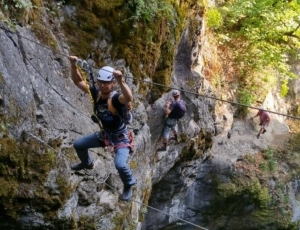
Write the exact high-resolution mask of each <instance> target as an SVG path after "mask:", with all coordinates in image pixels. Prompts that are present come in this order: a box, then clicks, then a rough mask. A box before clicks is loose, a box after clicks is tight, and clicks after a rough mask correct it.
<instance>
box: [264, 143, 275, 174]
mask: <svg viewBox="0 0 300 230" xmlns="http://www.w3.org/2000/svg"><path fill="white" fill-rule="evenodd" d="M263 157H264V159H265V160H266V161H265V162H263V163H262V164H261V168H262V169H263V170H264V171H270V172H274V171H276V169H277V160H276V158H275V155H274V150H273V149H271V148H267V149H266V150H264V152H263Z"/></svg>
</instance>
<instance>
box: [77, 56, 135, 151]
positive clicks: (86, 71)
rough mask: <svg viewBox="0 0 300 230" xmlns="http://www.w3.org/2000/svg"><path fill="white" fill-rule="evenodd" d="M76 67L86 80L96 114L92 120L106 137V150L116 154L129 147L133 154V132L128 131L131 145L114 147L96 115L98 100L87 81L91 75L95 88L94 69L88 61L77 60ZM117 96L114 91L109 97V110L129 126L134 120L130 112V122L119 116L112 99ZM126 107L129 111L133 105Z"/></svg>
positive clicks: (122, 144)
mask: <svg viewBox="0 0 300 230" xmlns="http://www.w3.org/2000/svg"><path fill="white" fill-rule="evenodd" d="M76 66H77V68H78V70H79V72H80V74H81V76H82V78H83V80H84V82H85V84H86V86H87V91H88V94H89V98H90V101H91V104H92V106H93V108H94V110H93V111H94V114H92V116H91V118H92V120H93V121H94V122H95V123H97V124H98V125H99V128H100V132H102V136H103V137H104V140H103V141H104V144H105V146H106V149H107V150H108V151H109V152H114V151H115V150H117V149H119V148H122V147H129V149H130V153H132V152H133V148H134V138H133V134H132V132H131V131H130V130H128V136H127V137H128V139H129V144H127V143H120V144H118V145H115V146H114V145H113V144H112V143H110V141H109V138H108V136H107V135H106V134H105V131H104V129H103V126H102V123H101V121H100V120H99V119H98V117H97V115H96V113H97V106H96V103H97V101H96V100H97V99H96V98H95V99H94V97H93V95H92V92H91V90H90V87H89V83H88V80H87V75H89V77H90V81H91V82H92V85H93V87H94V88H95V80H94V76H93V71H92V68H91V67H90V65H89V64H88V62H87V61H86V60H82V59H77V60H76ZM101 70H102V71H106V72H109V73H111V71H109V70H106V69H104V68H102V69H101ZM115 94H116V91H113V92H111V93H110V96H109V98H108V100H107V105H108V110H109V111H110V112H111V113H112V114H114V115H119V116H120V117H121V118H122V120H123V121H124V123H125V124H128V123H130V122H131V120H132V114H131V112H130V111H128V113H129V115H128V116H129V118H128V120H127V119H125V118H124V116H125V115H122V116H121V115H120V114H119V112H118V110H117V109H116V108H115V107H114V105H113V103H112V97H113V96H114V95H115ZM99 97H101V93H99V95H98V97H97V98H99ZM126 106H127V109H128V110H129V109H131V108H130V107H129V106H131V104H130V105H129V106H128V105H126ZM122 112H123V111H122Z"/></svg>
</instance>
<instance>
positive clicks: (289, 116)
mask: <svg viewBox="0 0 300 230" xmlns="http://www.w3.org/2000/svg"><path fill="white" fill-rule="evenodd" d="M0 29H2V30H4V31H6V32H8V33H13V34H16V33H15V32H12V31H11V30H8V29H6V28H3V27H0ZM18 36H20V37H22V38H24V39H26V40H28V41H30V42H33V43H35V44H37V45H39V46H42V47H44V48H46V49H48V50H51V51H52V52H54V53H57V54H59V55H61V56H64V57H68V58H69V55H65V54H62V53H60V52H58V51H56V50H53V49H51V48H49V47H47V46H45V45H42V44H40V43H38V42H36V41H34V40H32V39H30V38H27V37H25V36H22V35H20V34H19V35H18ZM92 68H96V69H99V68H98V67H95V66H92ZM105 71H107V72H111V71H108V70H105ZM126 78H131V79H133V80H138V81H141V82H144V83H148V84H152V85H156V86H162V87H164V88H167V89H177V90H179V91H181V92H185V93H190V94H193V95H196V96H200V97H203V98H209V99H213V100H216V101H222V102H225V103H229V104H232V105H236V106H242V107H247V108H251V109H257V110H259V108H258V107H255V106H250V105H245V104H241V103H237V102H233V101H229V100H224V99H221V98H217V97H213V96H207V95H202V94H199V93H198V92H192V91H189V90H183V89H178V88H174V87H169V86H166V85H164V84H160V83H155V82H152V81H151V80H143V79H136V78H134V77H129V76H126ZM264 111H267V112H269V113H273V114H276V115H280V116H284V117H288V118H292V119H296V120H300V117H297V116H292V115H288V114H283V113H278V112H274V111H270V110H264Z"/></svg>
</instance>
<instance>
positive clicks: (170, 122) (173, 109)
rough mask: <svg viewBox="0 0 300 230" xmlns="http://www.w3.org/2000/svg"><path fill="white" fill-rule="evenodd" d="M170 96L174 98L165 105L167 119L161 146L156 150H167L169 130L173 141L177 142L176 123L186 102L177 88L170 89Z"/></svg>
mask: <svg viewBox="0 0 300 230" xmlns="http://www.w3.org/2000/svg"><path fill="white" fill-rule="evenodd" d="M172 96H173V98H174V100H173V101H172V102H170V101H168V102H167V103H166V105H165V114H166V115H167V120H166V122H165V126H164V130H163V146H162V147H160V148H158V149H157V151H166V150H167V145H168V141H169V136H170V132H171V130H172V131H173V133H174V139H175V141H176V142H178V133H177V123H178V120H179V119H181V118H183V117H184V115H185V113H186V104H185V102H184V101H183V100H181V98H180V91H179V90H177V89H174V90H172Z"/></svg>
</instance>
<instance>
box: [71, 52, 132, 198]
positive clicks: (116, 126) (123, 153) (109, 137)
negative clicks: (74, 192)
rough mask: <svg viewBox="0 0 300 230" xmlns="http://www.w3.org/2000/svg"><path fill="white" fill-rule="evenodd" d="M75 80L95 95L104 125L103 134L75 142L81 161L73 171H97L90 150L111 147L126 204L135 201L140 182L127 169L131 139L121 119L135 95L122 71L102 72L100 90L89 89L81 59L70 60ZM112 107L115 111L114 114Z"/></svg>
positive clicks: (98, 88)
mask: <svg viewBox="0 0 300 230" xmlns="http://www.w3.org/2000/svg"><path fill="white" fill-rule="evenodd" d="M69 60H70V62H71V77H72V80H73V82H74V84H75V85H76V86H77V87H78V88H79V89H81V90H82V91H83V92H85V93H89V92H91V94H92V96H93V99H94V101H95V104H94V105H95V113H96V117H97V119H99V121H100V122H101V124H102V127H103V128H102V130H100V131H98V132H95V133H92V134H88V135H86V136H84V137H81V138H79V139H77V140H75V142H74V148H75V150H76V153H77V155H78V157H79V159H80V161H81V162H80V163H78V164H74V165H72V166H71V169H72V170H75V171H77V170H82V169H93V168H94V162H93V160H92V159H91V158H90V156H89V153H88V149H89V148H97V147H107V146H108V145H112V146H113V148H114V152H115V167H116V169H117V170H118V173H119V176H120V178H121V180H122V182H123V184H124V189H123V194H122V196H121V199H122V200H125V201H129V200H131V199H132V186H133V185H135V184H136V180H135V179H134V178H133V176H132V172H131V170H130V168H129V166H128V165H127V160H128V157H129V154H130V150H131V148H132V146H131V141H130V135H129V132H128V130H127V127H126V124H125V122H124V120H123V119H122V117H121V116H120V115H119V114H120V113H121V111H122V110H124V109H123V108H124V106H127V104H128V103H130V102H131V101H132V98H133V96H132V92H131V90H130V89H129V87H128V85H127V84H126V83H125V81H124V80H123V78H122V73H121V71H118V70H114V69H113V68H112V67H109V66H105V67H103V68H101V69H100V70H99V72H98V77H97V87H96V86H87V83H86V81H85V80H84V79H83V76H82V75H81V73H80V71H79V69H78V68H77V66H76V61H77V60H78V58H77V57H76V56H70V57H69ZM116 82H118V84H119V86H120V88H121V91H122V93H117V92H115V91H113V88H114V85H115V83H116ZM111 107H113V108H115V110H117V111H115V112H116V113H114V112H113V111H112V109H111ZM93 120H94V119H93Z"/></svg>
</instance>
